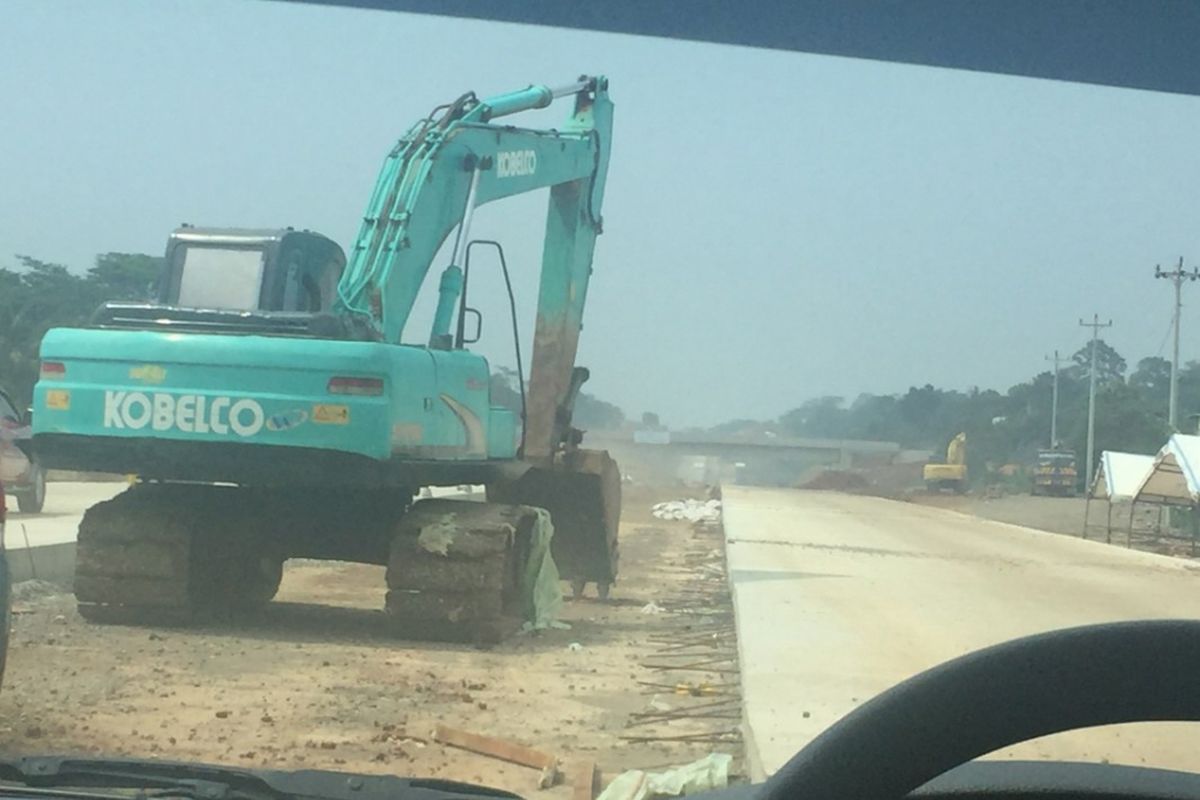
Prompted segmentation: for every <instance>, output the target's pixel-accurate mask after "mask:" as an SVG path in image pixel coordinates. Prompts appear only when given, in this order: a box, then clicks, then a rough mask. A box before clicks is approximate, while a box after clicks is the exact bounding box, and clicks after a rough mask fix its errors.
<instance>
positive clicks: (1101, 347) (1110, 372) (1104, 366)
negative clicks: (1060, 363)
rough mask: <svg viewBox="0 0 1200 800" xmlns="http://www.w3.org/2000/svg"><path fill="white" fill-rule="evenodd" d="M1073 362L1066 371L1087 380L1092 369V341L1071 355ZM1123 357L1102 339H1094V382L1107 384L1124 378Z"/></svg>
mask: <svg viewBox="0 0 1200 800" xmlns="http://www.w3.org/2000/svg"><path fill="white" fill-rule="evenodd" d="M1071 360H1072V361H1073V362H1075V363H1074V365H1073V366H1071V367H1068V368H1067V371H1068V372H1069V373H1070V374H1071V376H1072V377H1077V378H1079V379H1080V380H1084V381H1087V380H1089V376H1090V375H1091V370H1092V343H1091V342H1088V343H1087V344H1085V345H1084V346H1083V347H1081V348H1079V349H1078V350H1076V351H1075V353H1074V355H1072V356H1071ZM1125 368H1126V364H1125V359H1124V358H1122V357H1121V354H1120V353H1118V352H1117V351H1116V350H1114V349H1113V348H1112V347H1111V346H1109V344H1108V343H1107V342H1105V341H1104V340H1103V339H1097V340H1096V383H1097V384H1099V385H1102V386H1103V385H1107V384H1110V383H1115V382H1119V381H1124V380H1125Z"/></svg>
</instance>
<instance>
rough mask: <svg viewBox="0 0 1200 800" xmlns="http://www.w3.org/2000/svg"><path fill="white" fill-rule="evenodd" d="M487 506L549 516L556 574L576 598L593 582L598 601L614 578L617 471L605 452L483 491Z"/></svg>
mask: <svg viewBox="0 0 1200 800" xmlns="http://www.w3.org/2000/svg"><path fill="white" fill-rule="evenodd" d="M487 497H488V501H489V502H500V503H513V504H518V505H527V506H536V507H538V508H544V509H546V510H547V511H549V512H550V520H551V522H552V523H553V524H554V538H553V539H551V540H550V552H551V554H552V555H553V556H554V563H555V565H557V567H558V572H559V576H560V577H562V579H563V580H567V581H570V582H571V584H572V586H573V587H575V593H576V594H577V595H578V594H579V592H580V591H581V590H582V586H583V584H585V583H588V582H595V583H596V586H597V589H598V591H599V592H600V595H601V597H604V596H607V594H608V588H609V586H610V585H611V584H612V583H613V582H614V581H615V580H616V577H617V556H618V550H617V524H618V522H619V521H620V516H621V472H620V470H619V469H618V467H617V462H616V461H614V460H613V458H612V457H611V456H609V454H608V451H606V450H577V451H575V452H573V453H568V454H565V455H563V456H561V457H560V460H559V461H556V462H555V464H554V465H553V466H552V467H533V468H531V469H529V470H528V471H527V472H526V473H525V474H524V475H522V476H521V477H520V478H519V479H517V480H515V481H506V482H502V483H493V484H490V485H489V486H488V487H487Z"/></svg>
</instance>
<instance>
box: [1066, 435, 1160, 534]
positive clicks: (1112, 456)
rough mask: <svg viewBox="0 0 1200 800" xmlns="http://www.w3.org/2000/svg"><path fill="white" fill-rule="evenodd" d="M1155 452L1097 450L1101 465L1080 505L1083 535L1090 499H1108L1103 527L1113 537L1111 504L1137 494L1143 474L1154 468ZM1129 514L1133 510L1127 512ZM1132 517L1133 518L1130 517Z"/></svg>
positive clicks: (1126, 500) (1128, 499)
mask: <svg viewBox="0 0 1200 800" xmlns="http://www.w3.org/2000/svg"><path fill="white" fill-rule="evenodd" d="M1154 462H1155V456H1146V455H1142V454H1140V453H1120V452H1117V451H1115V450H1105V451H1104V452H1102V453H1101V454H1100V467H1099V469H1097V470H1096V475H1095V477H1094V478H1092V485H1091V486H1090V487H1088V495H1087V501H1086V502H1085V503H1084V507H1083V536H1084V538H1085V539H1086V538H1087V527H1088V513H1089V511H1090V507H1091V502H1092V500H1093V499H1096V500H1107V501H1108V513H1107V515H1106V523H1105V529H1106V530H1107V540H1108V541H1109V542H1111V541H1112V504H1113V503H1121V502H1129V501H1132V500H1133V499H1134V497H1135V496H1136V495H1137V492H1138V489H1140V488H1141V486H1142V484H1143V483H1144V482H1145V480H1146V476H1147V475H1148V474H1149V473H1150V471H1151V470H1152V469H1153V468H1154ZM1130 513H1131V514H1132V511H1131V512H1130ZM1131 519H1132V518H1131Z"/></svg>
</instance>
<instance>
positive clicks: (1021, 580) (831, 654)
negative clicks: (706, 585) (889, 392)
mask: <svg viewBox="0 0 1200 800" xmlns="http://www.w3.org/2000/svg"><path fill="white" fill-rule="evenodd" d="M724 513H725V530H726V538H727V541H728V559H729V570H730V579H731V581H732V583H733V588H734V596H735V603H736V607H737V615H738V635H739V647H740V649H741V663H742V681H743V689H744V694H745V707H746V719H747V726H748V733H749V737H748V738H749V740H750V742H749V747H748V757H749V761H750V766H751V771H752V772H753V773H754V775H755V777H762V776H764V775H767V774H770V773H772V772H774V771H775V770H776V769H777V768H778V767H779V766H781V765H782V764H783V763H784V762H785V761H786V760H787V759H788V758H789V757H790V756H791V755H792V754H793V753H794V752H795V751H796V750H797V749H798V748H799V747H801V746H802V745H804V744H805V743H806V742H808V741H809V740H810V739H812V738H813V737H814V736H815V735H816V734H818V733H820V732H821V731H822V730H824V729H825V728H826V727H828V726H829V725H830V724H832V723H833V722H835V721H836V720H837V719H839V718H840V717H842V716H843V715H845V714H846V713H847V712H849V711H850V710H852V709H853V708H854V707H855V705H857V704H859V703H862V702H864V701H866V700H868V699H869V698H871V697H872V696H874V695H875V694H878V693H879V692H880V691H882V690H884V689H886V688H888V687H890V686H892V685H894V684H895V683H898V682H899V681H901V680H903V679H905V678H907V677H910V676H912V675H914V674H916V673H917V672H920V671H922V670H924V669H926V668H928V667H932V666H934V665H936V664H938V663H940V662H942V661H945V660H947V659H950V658H953V657H955V656H959V655H962V654H963V653H967V652H969V651H971V650H975V649H978V648H980V647H985V646H987V645H991V644H995V643H997V642H1001V641H1005V640H1007V639H1012V638H1015V637H1018V636H1023V635H1026V634H1031V633H1038V632H1041V631H1048V630H1052V629H1055V628H1063V627H1068V626H1072V625H1081V624H1086V623H1094V622H1108V621H1116V620H1125V619H1137V618H1151V617H1193V618H1194V617H1200V565H1197V564H1193V563H1191V562H1188V561H1184V560H1178V559H1171V558H1168V557H1165V556H1158V555H1153V554H1149V553H1141V552H1136V551H1130V550H1126V549H1124V548H1120V547H1114V546H1109V545H1104V544H1101V543H1097V542H1092V541H1084V540H1080V539H1077V538H1072V537H1067V536H1061V535H1058V534H1052V533H1045V532H1042V531H1035V530H1032V529H1029V528H1022V527H1018V526H1015V525H1009V524H1006V523H1002V522H994V521H991V520H981V519H978V518H975V517H968V516H965V515H962V514H958V513H955V512H952V511H945V510H941V509H935V508H928V507H923V506H918V505H913V504H908V503H899V502H893V501H889V500H882V499H879V498H873V497H856V496H851V495H842V494H835V493H828V492H803V491H798V490H770V489H750V488H744V487H732V488H726V489H725V490H724ZM1197 669H1200V665H1197ZM995 755H996V756H998V757H1014V758H1057V759H1073V760H1084V761H1099V760H1101V759H1108V760H1109V761H1111V762H1114V763H1126V764H1149V765H1152V766H1162V767H1173V768H1180V769H1188V770H1194V771H1200V725H1192V724H1183V723H1147V724H1140V725H1123V726H1111V727H1107V728H1096V729H1092V730H1090V731H1085V732H1072V733H1067V734H1058V735H1055V736H1051V737H1045V738H1043V739H1039V740H1035V741H1033V742H1029V743H1026V744H1023V745H1019V746H1016V747H1013V748H1007V749H1005V750H1004V751H1003V752H1001V753H997V754H995Z"/></svg>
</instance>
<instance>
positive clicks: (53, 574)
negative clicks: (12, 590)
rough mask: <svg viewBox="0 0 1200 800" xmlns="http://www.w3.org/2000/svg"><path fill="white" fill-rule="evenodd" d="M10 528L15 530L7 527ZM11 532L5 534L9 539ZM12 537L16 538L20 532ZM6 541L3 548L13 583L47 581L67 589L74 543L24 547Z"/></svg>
mask: <svg viewBox="0 0 1200 800" xmlns="http://www.w3.org/2000/svg"><path fill="white" fill-rule="evenodd" d="M10 527H15V526H12V525H10ZM13 533H14V532H13V531H9V532H8V534H7V535H8V538H10V539H11V538H12V536H13ZM16 535H17V537H18V539H19V538H20V532H19V531H17V532H16ZM16 544H17V543H16V542H9V544H8V547H7V548H6V553H7V555H8V570H9V573H10V575H11V576H12V582H13V583H19V582H20V581H28V580H33V579H34V578H36V579H38V580H40V581H49V582H51V583H59V584H62V585H63V586H70V585H71V582H72V581H73V580H74V578H75V543H74V542H59V543H57V544H41V545H33V546H32V547H25V544H24V542H20V545H19V546H14V545H16Z"/></svg>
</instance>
